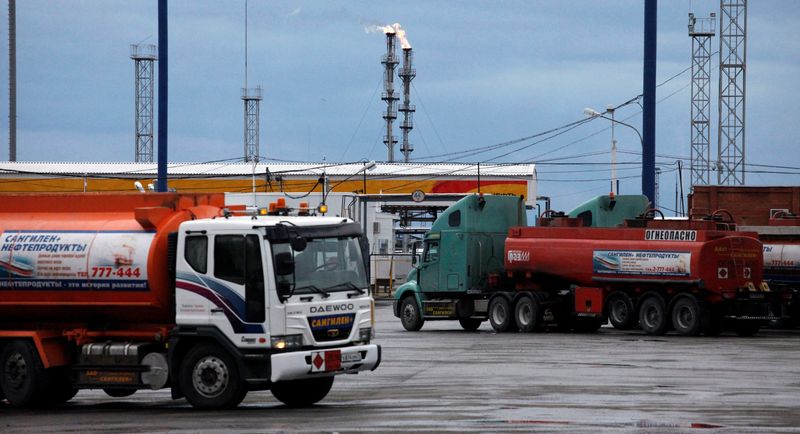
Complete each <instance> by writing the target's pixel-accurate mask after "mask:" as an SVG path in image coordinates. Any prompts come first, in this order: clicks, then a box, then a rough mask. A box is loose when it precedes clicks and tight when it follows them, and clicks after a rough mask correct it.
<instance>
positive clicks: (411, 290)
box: [394, 282, 423, 318]
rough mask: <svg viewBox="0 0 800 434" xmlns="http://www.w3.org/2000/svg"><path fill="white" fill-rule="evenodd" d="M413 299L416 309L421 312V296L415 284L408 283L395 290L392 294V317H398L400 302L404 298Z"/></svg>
mask: <svg viewBox="0 0 800 434" xmlns="http://www.w3.org/2000/svg"><path fill="white" fill-rule="evenodd" d="M410 296H411V297H414V301H416V303H417V308H418V309H419V310H420V312H422V300H423V295H422V292H421V291H420V290H419V286H417V284H416V283H412V282H408V283H405V284H403V285H401V286H400V287H399V288H397V291H396V292H395V294H394V316H396V317H398V318H399V317H400V302H401V301H403V299H405V298H406V297H410Z"/></svg>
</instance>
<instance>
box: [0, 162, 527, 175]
mask: <svg viewBox="0 0 800 434" xmlns="http://www.w3.org/2000/svg"><path fill="white" fill-rule="evenodd" d="M366 164H368V163H366V162H358V163H330V162H328V163H326V162H322V163H304V162H297V163H283V162H280V163H275V162H270V163H258V164H256V165H255V166H254V165H253V164H251V163H243V162H220V163H170V164H169V166H168V175H169V176H170V177H178V178H180V177H204V178H215V177H236V176H242V177H245V176H252V175H253V174H254V173H255V174H260V175H263V174H265V173H266V172H267V170H269V172H270V173H272V174H274V175H281V176H284V177H287V178H293V177H297V178H303V177H308V176H319V175H321V174H322V173H323V172H325V173H326V174H327V175H328V176H354V175H356V174H360V173H362V172H363V171H364V166H365V165H366ZM157 169H158V166H157V164H156V163H124V162H116V163H90V162H83V163H75V162H36V161H31V162H19V161H15V162H9V161H4V162H0V176H4V175H5V176H8V175H12V176H13V175H16V176H19V175H26V176H58V175H72V176H75V175H85V176H90V177H91V176H115V177H124V178H149V177H155V176H156V174H157ZM479 170H480V176H481V177H498V178H522V177H525V178H530V177H531V176H533V177H534V178H535V173H536V172H535V165H534V164H487V163H480V164H478V163H375V167H374V168H373V169H372V170H368V171H367V174H368V176H370V177H372V176H388V177H431V176H437V177H438V176H443V177H475V176H478V171H479Z"/></svg>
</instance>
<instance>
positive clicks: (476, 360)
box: [0, 302, 800, 433]
mask: <svg viewBox="0 0 800 434" xmlns="http://www.w3.org/2000/svg"><path fill="white" fill-rule="evenodd" d="M376 320H377V333H378V336H377V341H376V342H377V343H379V344H381V345H382V346H383V362H382V364H381V366H380V367H379V368H378V369H377V370H376V371H374V372H368V373H361V374H359V375H348V376H339V377H337V379H336V382H335V384H334V386H333V390H332V391H331V393H330V394H329V395H328V397H327V398H326V399H325V400H323V401H322V402H321V404H319V405H317V406H315V407H313V408H310V409H301V410H292V409H287V408H286V407H284V406H282V405H281V404H280V403H279V402H278V401H277V400H276V399H274V398H273V397H272V395H271V394H270V392H254V393H250V394H249V395H248V396H247V398H246V400H245V402H244V403H243V404H242V405H241V406H240V407H239V408H237V409H235V410H230V411H224V412H202V411H195V410H193V409H192V408H191V407H189V405H188V404H186V402H185V401H184V400H177V401H173V400H171V399H170V397H169V392H168V391H155V392H152V391H147V392H139V393H137V394H135V395H133V396H131V397H127V398H110V397H107V396H106V395H105V394H104V393H103V392H101V391H81V392H80V393H79V394H78V395H77V396H76V397H75V398H74V399H73V400H72V401H70V403H69V404H67V405H66V406H64V407H62V408H59V409H50V410H17V409H12V408H10V407H9V406H8V405H6V404H5V403H2V404H0V432H3V433H17V432H31V433H33V432H36V433H46V432H81V433H85V432H108V431H113V432H167V431H168V432H280V431H312V432H338V431H344V432H350V431H375V432H387V431H435V432H442V431H451V432H464V431H476V432H508V431H542V432H553V431H558V432H617V431H629V432H665V433H667V432H669V433H672V432H698V431H701V432H800V330H793V331H777V330H767V331H763V332H761V333H759V334H758V335H756V336H755V337H751V338H741V337H737V336H725V335H723V336H720V337H713V338H707V337H697V338H686V337H680V336H671V335H667V336H663V337H651V336H647V335H645V334H643V333H641V332H638V331H634V332H622V331H618V330H614V329H612V328H609V327H603V328H602V329H601V330H600V332H598V333H596V334H590V335H586V334H563V333H533V334H521V333H513V334H495V333H494V332H493V331H492V329H491V327H490V326H489V325H488V323H484V324H483V325H482V326H481V328H480V330H479V331H478V332H475V333H468V332H464V331H461V329H460V326H459V325H458V323H457V322H452V321H447V322H427V323H426V324H425V326H424V327H423V328H422V331H420V332H416V333H412V332H406V331H405V330H403V328H402V326H401V325H400V322H399V320H397V319H396V318H394V317H393V316H392V313H391V305H390V304H388V303H385V302H381V303H379V304H378V309H377V313H376Z"/></svg>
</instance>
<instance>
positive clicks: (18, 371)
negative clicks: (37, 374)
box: [6, 353, 28, 389]
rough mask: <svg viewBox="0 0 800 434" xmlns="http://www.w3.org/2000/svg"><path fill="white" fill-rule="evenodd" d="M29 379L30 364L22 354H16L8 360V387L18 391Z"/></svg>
mask: <svg viewBox="0 0 800 434" xmlns="http://www.w3.org/2000/svg"><path fill="white" fill-rule="evenodd" d="M27 378H28V364H27V363H25V358H24V357H22V354H20V353H14V354H12V355H11V357H9V358H8V360H6V380H7V382H8V385H9V386H11V387H12V388H14V389H18V388H19V387H20V386H22V384H23V383H25V380H26V379H27Z"/></svg>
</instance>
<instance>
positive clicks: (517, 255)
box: [508, 250, 531, 264]
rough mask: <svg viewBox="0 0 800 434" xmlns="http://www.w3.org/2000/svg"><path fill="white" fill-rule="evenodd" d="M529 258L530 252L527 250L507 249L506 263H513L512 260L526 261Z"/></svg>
mask: <svg viewBox="0 0 800 434" xmlns="http://www.w3.org/2000/svg"><path fill="white" fill-rule="evenodd" d="M530 259H531V252H529V251H527V250H509V251H508V263H509V264H513V263H514V262H528V261H530Z"/></svg>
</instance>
